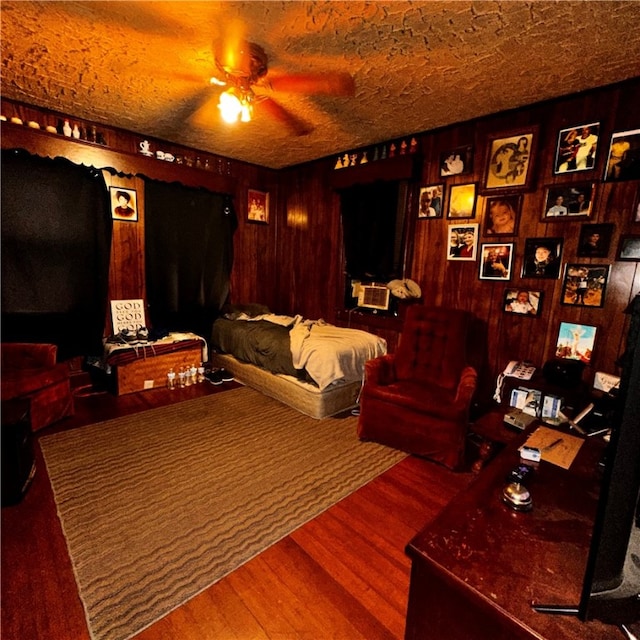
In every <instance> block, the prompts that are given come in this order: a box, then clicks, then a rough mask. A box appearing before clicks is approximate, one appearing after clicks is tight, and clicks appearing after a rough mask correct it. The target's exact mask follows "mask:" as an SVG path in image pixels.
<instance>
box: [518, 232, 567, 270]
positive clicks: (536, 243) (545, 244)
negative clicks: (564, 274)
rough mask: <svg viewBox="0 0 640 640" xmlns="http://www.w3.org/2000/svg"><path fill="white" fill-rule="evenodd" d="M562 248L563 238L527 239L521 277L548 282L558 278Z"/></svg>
mask: <svg viewBox="0 0 640 640" xmlns="http://www.w3.org/2000/svg"><path fill="white" fill-rule="evenodd" d="M563 246H564V238H527V239H526V240H525V241H524V256H523V259H522V273H521V276H522V277H523V278H536V279H549V280H556V279H557V278H559V277H560V266H561V264H562V261H561V258H562V249H563Z"/></svg>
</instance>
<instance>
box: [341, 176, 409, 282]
mask: <svg viewBox="0 0 640 640" xmlns="http://www.w3.org/2000/svg"><path fill="white" fill-rule="evenodd" d="M398 193H399V185H398V183H397V182H382V181H379V182H374V183H372V184H366V185H356V186H354V187H350V188H349V189H345V190H344V191H342V192H341V194H340V211H341V215H342V228H343V233H344V249H345V258H346V263H347V264H346V267H347V273H348V275H349V276H351V277H352V278H359V279H362V280H379V281H382V282H386V281H387V280H391V279H392V278H397V277H400V275H401V273H400V272H401V270H402V263H401V258H402V256H401V252H398V251H397V248H398V242H397V240H398V238H397V237H396V236H397V224H396V218H397V209H398Z"/></svg>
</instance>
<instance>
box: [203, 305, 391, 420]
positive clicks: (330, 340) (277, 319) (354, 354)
mask: <svg viewBox="0 0 640 640" xmlns="http://www.w3.org/2000/svg"><path fill="white" fill-rule="evenodd" d="M210 347H211V356H210V362H211V364H212V365H213V366H217V367H223V368H225V369H227V370H228V371H230V372H231V373H232V374H233V375H234V377H235V378H236V379H237V380H238V381H239V382H242V383H244V384H246V385H248V386H251V387H253V388H255V389H258V390H259V391H261V392H262V393H264V394H266V395H269V396H271V397H274V398H276V399H277V400H280V401H281V402H284V403H285V404H288V405H289V406H291V407H293V408H294V409H297V410H298V411H300V412H302V413H304V414H306V415H309V416H311V417H314V418H324V417H327V416H331V415H335V414H337V413H341V412H342V411H345V410H347V409H350V408H353V407H354V406H356V405H357V402H358V395H359V392H360V388H361V386H362V379H363V375H364V363H365V362H366V361H367V360H370V359H372V358H376V357H378V356H379V355H384V354H385V353H386V352H387V345H386V342H385V340H384V339H383V338H380V337H379V336H375V335H373V334H371V333H368V332H366V331H360V330H358V329H347V328H343V327H336V326H335V325H332V324H329V323H327V322H325V321H323V320H307V319H304V318H302V317H301V316H299V315H298V316H282V315H276V314H273V313H271V312H270V311H269V310H268V309H267V308H265V307H263V306H261V305H239V306H235V307H231V308H227V309H226V310H223V314H222V315H221V316H220V317H219V318H218V319H217V320H216V321H215V322H214V323H213V327H212V331H211V341H210Z"/></svg>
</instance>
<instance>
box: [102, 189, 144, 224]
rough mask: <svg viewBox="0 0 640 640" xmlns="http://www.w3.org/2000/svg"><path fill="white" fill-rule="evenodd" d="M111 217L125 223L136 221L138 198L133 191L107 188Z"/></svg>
mask: <svg viewBox="0 0 640 640" xmlns="http://www.w3.org/2000/svg"><path fill="white" fill-rule="evenodd" d="M109 198H110V199H111V217H112V218H113V219H114V220H125V221H127V222H137V221H138V198H137V194H136V191H135V189H125V188H123V187H109Z"/></svg>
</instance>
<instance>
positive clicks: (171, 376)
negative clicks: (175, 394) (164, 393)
mask: <svg viewBox="0 0 640 640" xmlns="http://www.w3.org/2000/svg"><path fill="white" fill-rule="evenodd" d="M175 388H176V372H175V371H174V370H173V369H169V373H167V389H175Z"/></svg>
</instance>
